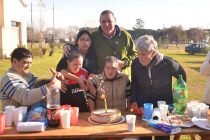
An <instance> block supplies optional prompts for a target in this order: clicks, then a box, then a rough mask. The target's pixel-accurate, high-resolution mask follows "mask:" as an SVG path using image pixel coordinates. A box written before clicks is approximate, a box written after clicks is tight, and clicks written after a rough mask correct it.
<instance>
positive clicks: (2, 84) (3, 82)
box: [0, 68, 48, 109]
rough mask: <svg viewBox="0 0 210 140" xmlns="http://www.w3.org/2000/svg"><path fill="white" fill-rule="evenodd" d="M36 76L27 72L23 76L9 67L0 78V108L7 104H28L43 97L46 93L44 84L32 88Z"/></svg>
mask: <svg viewBox="0 0 210 140" xmlns="http://www.w3.org/2000/svg"><path fill="white" fill-rule="evenodd" d="M36 80H37V77H35V76H34V75H33V74H31V73H28V74H26V75H25V76H24V77H22V76H20V75H18V74H17V73H16V72H15V71H14V70H13V69H11V68H10V69H9V70H8V71H7V72H6V73H5V74H4V75H3V77H2V78H1V79H0V102H1V106H2V109H4V107H5V106H7V105H14V106H16V107H18V106H20V105H25V106H30V105H32V104H34V103H36V102H39V101H41V100H42V99H44V98H45V97H46V95H47V93H48V88H47V86H46V85H44V86H41V87H39V88H33V87H34V85H35V83H36Z"/></svg>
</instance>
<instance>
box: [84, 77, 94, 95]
mask: <svg viewBox="0 0 210 140" xmlns="http://www.w3.org/2000/svg"><path fill="white" fill-rule="evenodd" d="M86 84H87V86H88V89H89V91H90V93H91V94H93V95H94V96H96V89H95V87H94V85H93V82H92V81H91V80H90V79H89V80H87V82H86Z"/></svg>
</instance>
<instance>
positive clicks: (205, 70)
mask: <svg viewBox="0 0 210 140" xmlns="http://www.w3.org/2000/svg"><path fill="white" fill-rule="evenodd" d="M209 60H210V51H209V52H208V54H207V56H206V58H205V60H204V62H203V63H202V64H201V67H200V73H201V74H202V75H205V76H208V80H207V83H206V87H205V89H204V97H203V101H204V102H205V103H207V104H210V63H209Z"/></svg>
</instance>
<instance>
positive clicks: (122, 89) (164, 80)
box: [0, 10, 210, 140]
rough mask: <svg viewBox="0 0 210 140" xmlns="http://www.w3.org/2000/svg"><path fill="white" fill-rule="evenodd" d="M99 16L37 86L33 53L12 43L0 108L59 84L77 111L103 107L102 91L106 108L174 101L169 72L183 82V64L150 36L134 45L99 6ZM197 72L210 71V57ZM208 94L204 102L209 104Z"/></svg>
mask: <svg viewBox="0 0 210 140" xmlns="http://www.w3.org/2000/svg"><path fill="white" fill-rule="evenodd" d="M99 21H100V26H99V28H98V30H97V31H95V32H93V33H92V34H90V33H89V32H88V31H87V30H81V31H80V32H79V33H78V34H77V38H76V41H75V44H66V45H65V46H64V53H63V56H62V58H61V60H60V61H59V63H58V65H57V67H56V71H54V70H51V71H52V75H53V76H52V78H51V79H50V80H49V81H48V83H44V84H42V85H39V87H37V77H35V76H34V75H33V74H31V73H30V71H29V70H30V68H31V65H32V58H33V56H32V53H31V52H30V51H29V50H28V49H26V48H16V49H15V50H14V51H13V52H12V54H11V68H9V70H8V71H7V72H6V73H5V74H4V75H3V76H2V77H1V80H0V101H1V107H2V108H4V107H5V106H7V105H15V106H20V105H25V106H31V105H33V104H35V103H37V102H40V101H42V100H44V99H45V98H46V96H47V94H49V91H50V90H51V89H52V88H53V87H58V88H59V89H61V94H60V95H61V105H66V104H69V105H71V106H78V107H79V109H80V111H81V112H88V111H92V110H94V109H97V108H103V107H104V103H103V100H102V99H101V96H102V94H104V93H105V98H106V100H107V106H108V108H118V109H120V110H121V111H126V110H130V108H139V109H142V107H143V104H144V103H148V102H149V103H153V104H154V107H156V106H157V101H158V100H164V101H166V102H167V104H173V99H172V77H175V78H178V76H179V75H182V77H183V79H184V80H185V81H186V73H185V71H184V69H183V67H182V66H181V65H180V64H179V63H178V62H177V61H175V60H173V59H172V58H170V57H167V56H165V55H163V54H161V53H160V52H159V51H158V45H157V42H156V41H155V40H154V38H153V37H152V36H150V35H144V36H141V37H139V38H138V39H137V40H136V44H134V41H133V40H132V37H131V36H130V34H129V33H128V32H127V31H125V30H122V29H121V28H120V27H119V26H118V25H117V24H116V18H115V16H114V14H113V12H112V11H110V10H105V11H103V12H102V13H101V15H100V20H99ZM208 57H210V54H208ZM201 72H202V73H204V74H209V73H210V63H209V58H208V59H207V61H206V62H205V64H203V67H202V69H201ZM209 81H210V80H209ZM34 87H37V88H34ZM102 90H103V91H102ZM209 90H210V88H207V92H208V91H209ZM209 96H210V95H208V94H206V97H209ZM209 98H210V97H209ZM209 98H206V99H207V100H205V101H206V102H207V103H209V104H210V102H209V101H210V100H208V99H209ZM142 139H147V138H142ZM149 139H151V138H149ZM159 139H161V140H163V139H169V137H164V138H163V137H160V138H159Z"/></svg>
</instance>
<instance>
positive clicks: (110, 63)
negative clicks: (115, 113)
mask: <svg viewBox="0 0 210 140" xmlns="http://www.w3.org/2000/svg"><path fill="white" fill-rule="evenodd" d="M90 81H91V82H93V84H94V87H89V89H90V92H91V93H92V97H90V98H89V107H90V109H91V110H94V109H99V108H100V109H101V108H102V109H103V108H104V100H103V99H102V98H103V97H101V96H103V95H102V92H99V91H100V90H101V89H102V90H104V93H105V98H106V101H107V106H108V108H117V109H119V110H121V111H126V110H127V109H130V86H131V85H130V80H129V79H128V75H126V74H123V73H121V72H120V71H119V70H118V59H117V58H116V57H114V56H107V57H106V58H105V64H104V70H103V72H102V73H101V74H99V75H97V76H96V77H93V78H92V79H91V80H90ZM90 86H91V85H90ZM91 102H92V103H91Z"/></svg>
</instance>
